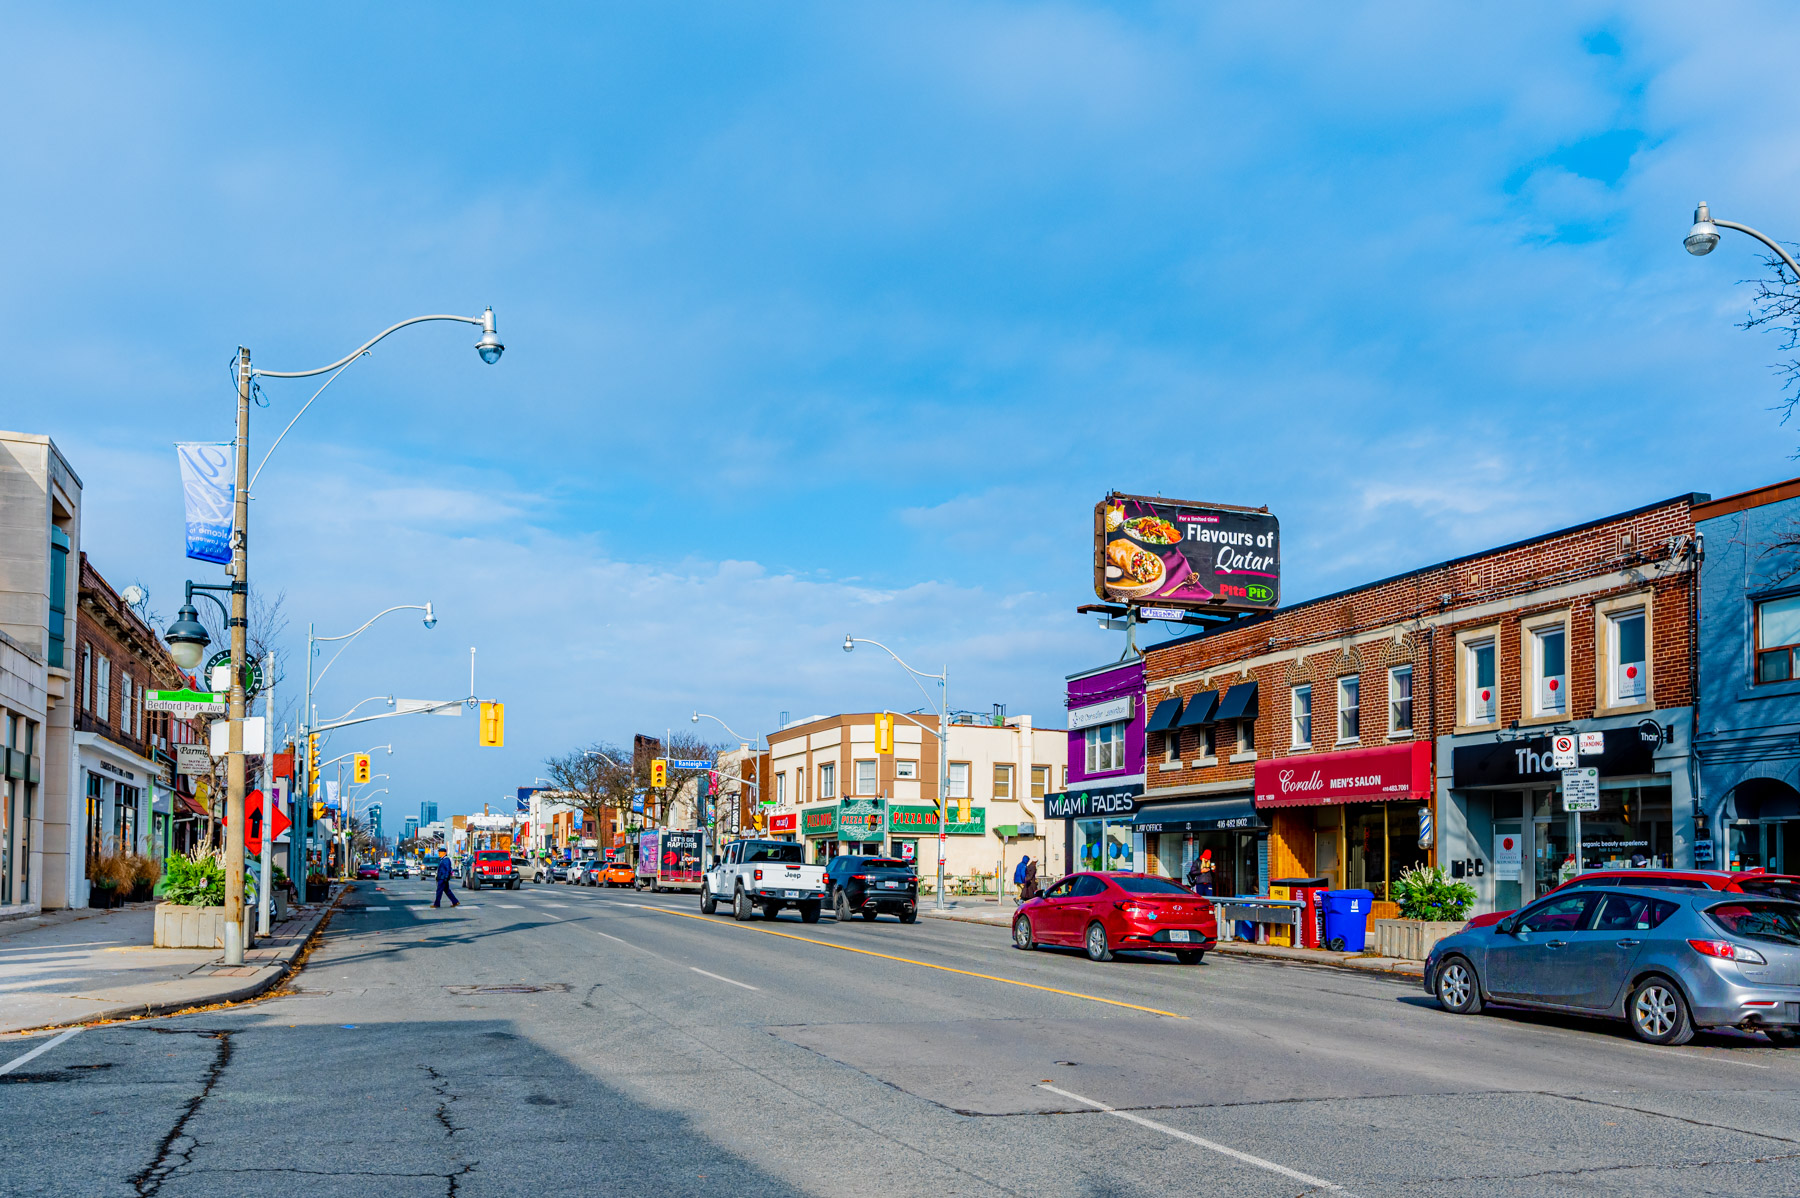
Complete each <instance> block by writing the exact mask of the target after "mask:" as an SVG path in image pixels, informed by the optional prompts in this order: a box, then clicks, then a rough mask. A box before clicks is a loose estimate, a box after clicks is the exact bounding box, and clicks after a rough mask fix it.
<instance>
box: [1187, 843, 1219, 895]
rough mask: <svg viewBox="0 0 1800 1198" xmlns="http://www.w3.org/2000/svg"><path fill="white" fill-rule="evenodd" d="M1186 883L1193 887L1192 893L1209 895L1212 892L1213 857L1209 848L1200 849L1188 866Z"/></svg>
mask: <svg viewBox="0 0 1800 1198" xmlns="http://www.w3.org/2000/svg"><path fill="white" fill-rule="evenodd" d="M1187 883H1188V885H1189V886H1192V887H1193V888H1194V893H1195V894H1199V895H1210V894H1212V892H1213V859H1212V850H1211V849H1201V850H1200V855H1199V856H1198V857H1195V858H1194V863H1193V864H1192V865H1190V866H1188V871H1187Z"/></svg>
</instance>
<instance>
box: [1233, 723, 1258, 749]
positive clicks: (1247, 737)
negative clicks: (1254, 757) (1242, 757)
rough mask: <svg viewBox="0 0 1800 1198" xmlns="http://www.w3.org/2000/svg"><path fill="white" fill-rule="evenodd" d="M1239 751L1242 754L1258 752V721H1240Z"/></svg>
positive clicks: (1238, 728) (1238, 729)
mask: <svg viewBox="0 0 1800 1198" xmlns="http://www.w3.org/2000/svg"><path fill="white" fill-rule="evenodd" d="M1237 751H1238V752H1240V753H1254V752H1256V721H1255V720H1239V721H1238V725H1237Z"/></svg>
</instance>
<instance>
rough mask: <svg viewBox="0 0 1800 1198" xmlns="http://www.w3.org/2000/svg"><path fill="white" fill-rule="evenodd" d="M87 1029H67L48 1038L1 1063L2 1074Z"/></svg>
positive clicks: (0, 1070)
mask: <svg viewBox="0 0 1800 1198" xmlns="http://www.w3.org/2000/svg"><path fill="white" fill-rule="evenodd" d="M85 1031H87V1029H86V1028H85V1027H72V1028H70V1029H69V1030H68V1031H66V1032H64V1033H63V1034H62V1035H60V1036H58V1037H56V1038H55V1039H54V1040H47V1041H45V1042H44V1043H42V1044H40V1045H38V1046H37V1047H36V1048H34V1049H32V1050H31V1051H30V1052H28V1053H25V1054H24V1055H23V1056H17V1057H14V1058H13V1059H12V1060H10V1061H8V1062H7V1063H6V1064H4V1065H0V1074H7V1073H11V1072H12V1071H13V1070H15V1069H17V1068H18V1067H19V1066H20V1065H23V1064H24V1063H25V1062H26V1061H29V1060H31V1059H33V1058H34V1057H40V1056H42V1055H44V1054H45V1053H47V1052H49V1051H50V1050H51V1049H52V1048H55V1047H56V1046H57V1045H58V1044H61V1043H62V1042H63V1041H64V1040H67V1039H68V1038H69V1037H70V1036H73V1035H76V1034H78V1033H80V1032H85Z"/></svg>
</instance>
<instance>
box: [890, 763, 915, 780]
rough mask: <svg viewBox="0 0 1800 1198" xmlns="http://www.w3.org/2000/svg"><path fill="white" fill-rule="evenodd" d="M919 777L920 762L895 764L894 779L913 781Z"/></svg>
mask: <svg viewBox="0 0 1800 1198" xmlns="http://www.w3.org/2000/svg"><path fill="white" fill-rule="evenodd" d="M918 776H919V763H918V762H916V761H896V762H894V777H896V778H899V779H902V780H911V779H915V778H917V777H918Z"/></svg>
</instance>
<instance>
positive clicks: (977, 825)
mask: <svg viewBox="0 0 1800 1198" xmlns="http://www.w3.org/2000/svg"><path fill="white" fill-rule="evenodd" d="M959 806H960V804H959ZM950 812H951V814H952V815H958V814H960V813H959V812H958V811H957V808H956V807H952V808H951V809H950ZM937 830H938V816H937V808H936V807H889V808H888V831H889V832H891V833H893V834H894V835H895V836H936V835H937ZM944 831H945V832H947V833H948V834H949V835H951V836H985V835H987V808H986V807H976V806H973V805H971V806H970V808H969V818H968V819H966V820H964V819H952V820H951V821H950V826H949V827H947V828H945V829H944Z"/></svg>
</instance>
